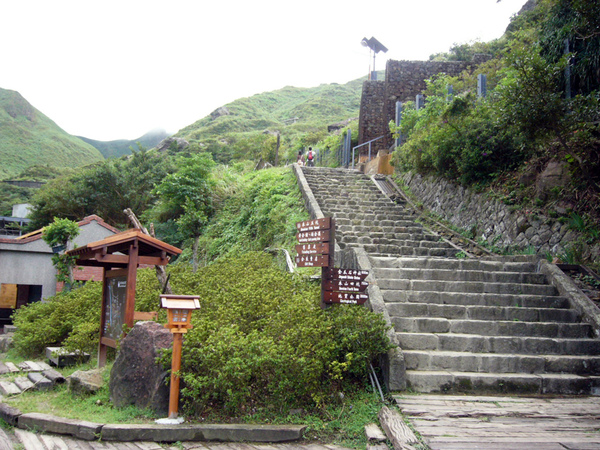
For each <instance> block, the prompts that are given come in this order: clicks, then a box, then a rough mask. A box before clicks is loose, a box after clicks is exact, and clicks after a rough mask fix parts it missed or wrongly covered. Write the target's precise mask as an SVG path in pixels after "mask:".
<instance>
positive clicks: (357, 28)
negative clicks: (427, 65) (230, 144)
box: [0, 0, 526, 140]
mask: <svg viewBox="0 0 600 450" xmlns="http://www.w3.org/2000/svg"><path fill="white" fill-rule="evenodd" d="M525 2H526V0H502V1H501V2H499V3H498V2H497V0H395V1H388V0H378V1H371V0H368V1H362V2H358V1H355V0H345V1H338V0H318V1H316V0H298V1H289V0H287V1H286V0H277V1H270V0H254V1H250V0H243V1H241V0H229V1H228V0H212V1H205V0H162V1H154V0H144V1H137V0H118V1H115V0H103V1H96V0H72V1H67V0H0V17H1V22H0V23H1V25H0V46H1V48H0V88H4V89H12V90H15V91H18V92H20V93H21V95H23V97H25V98H26V99H27V100H28V101H29V102H30V103H31V104H32V105H33V106H34V107H36V108H37V109H39V110H40V111H41V112H43V113H44V114H46V115H47V116H48V117H50V118H51V119H52V120H54V121H55V122H56V123H57V124H58V125H59V126H60V127H61V128H63V129H64V130H65V131H67V132H68V133H71V134H74V135H80V136H85V137H88V138H92V139H98V140H112V139H136V138H138V137H140V136H141V135H143V134H144V133H146V132H147V131H149V130H151V129H153V128H164V129H166V130H167V131H169V132H176V131H177V130H179V129H181V128H183V127H185V126H187V125H189V124H191V123H193V122H195V121H196V120H198V119H201V118H202V117H204V116H206V115H207V114H210V113H211V112H212V111H213V110H215V109H216V108H218V107H219V106H222V105H224V104H226V103H229V102H231V101H233V100H235V99H238V98H241V97H249V96H252V95H254V94H258V93H261V92H266V91H272V90H276V89H280V88H282V87H284V86H297V87H313V86H318V85H319V84H322V83H340V84H342V83H346V82H348V81H350V80H354V79H357V78H359V77H361V76H363V75H366V74H367V73H368V70H369V64H370V63H372V60H371V59H370V57H369V49H368V48H365V47H362V46H361V45H360V42H361V40H362V38H363V37H367V38H370V37H371V36H374V37H376V38H377V39H378V40H379V41H380V42H381V43H382V44H383V45H385V46H386V47H387V48H388V49H389V51H388V52H387V53H379V54H378V55H377V57H376V69H379V70H381V69H384V68H385V62H386V61H387V60H388V59H396V60H426V59H428V57H429V55H430V54H432V53H438V52H444V51H447V50H448V49H449V48H450V46H451V45H452V44H454V43H465V42H471V41H476V40H480V41H483V42H487V41H490V40H492V39H496V38H499V37H500V36H501V35H502V34H503V32H504V30H505V29H506V27H507V25H508V23H509V20H510V17H511V16H512V15H514V14H516V13H517V12H518V11H519V10H520V9H521V7H522V6H523V5H524V4H525Z"/></svg>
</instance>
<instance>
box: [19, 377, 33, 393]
mask: <svg viewBox="0 0 600 450" xmlns="http://www.w3.org/2000/svg"><path fill="white" fill-rule="evenodd" d="M15 384H16V385H17V387H18V388H19V389H21V391H27V390H29V389H32V388H33V383H32V382H31V380H30V379H29V378H27V377H17V378H15Z"/></svg>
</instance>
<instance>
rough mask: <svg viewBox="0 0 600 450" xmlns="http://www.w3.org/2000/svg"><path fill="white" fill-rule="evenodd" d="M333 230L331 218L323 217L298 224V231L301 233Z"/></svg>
mask: <svg viewBox="0 0 600 450" xmlns="http://www.w3.org/2000/svg"><path fill="white" fill-rule="evenodd" d="M330 228H331V217H323V218H322V219H313V220H305V221H304V222H296V229H297V230H298V231H299V232H306V231H316V230H328V229H330Z"/></svg>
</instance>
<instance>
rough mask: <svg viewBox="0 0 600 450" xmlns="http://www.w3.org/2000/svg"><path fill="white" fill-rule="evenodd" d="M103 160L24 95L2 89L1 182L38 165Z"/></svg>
mask: <svg viewBox="0 0 600 450" xmlns="http://www.w3.org/2000/svg"><path fill="white" fill-rule="evenodd" d="M102 159H104V158H103V156H102V154H101V153H100V152H99V151H98V150H97V149H96V148H94V147H93V146H91V145H90V144H87V143H85V142H83V141H82V140H81V139H79V138H77V137H75V136H71V135H70V134H68V133H66V132H65V131H64V130H62V129H61V128H60V127H59V126H58V125H56V124H55V123H54V122H53V121H52V120H50V119H49V118H48V117H46V116H45V115H44V114H42V113H41V112H39V111H38V110H37V109H35V108H34V107H33V106H31V105H30V104H29V102H27V100H25V99H24V98H23V97H22V96H21V94H19V93H18V92H15V91H10V90H7V89H1V88H0V161H2V165H0V179H7V178H9V177H14V176H15V175H18V174H19V173H21V172H23V171H24V170H25V169H27V168H28V167H31V166H35V165H38V166H39V165H49V166H52V167H81V166H85V165H87V164H90V163H93V162H96V161H101V160H102Z"/></svg>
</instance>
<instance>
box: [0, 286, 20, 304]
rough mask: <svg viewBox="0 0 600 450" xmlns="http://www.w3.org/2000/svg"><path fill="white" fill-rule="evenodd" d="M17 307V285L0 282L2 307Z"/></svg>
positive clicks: (0, 302)
mask: <svg viewBox="0 0 600 450" xmlns="http://www.w3.org/2000/svg"><path fill="white" fill-rule="evenodd" d="M16 307H17V285H16V284H8V283H2V284H0V308H10V309H15V308H16Z"/></svg>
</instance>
